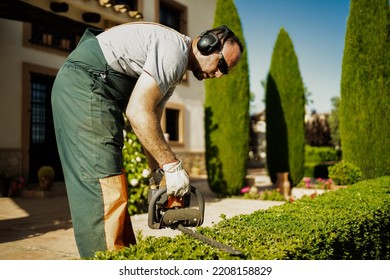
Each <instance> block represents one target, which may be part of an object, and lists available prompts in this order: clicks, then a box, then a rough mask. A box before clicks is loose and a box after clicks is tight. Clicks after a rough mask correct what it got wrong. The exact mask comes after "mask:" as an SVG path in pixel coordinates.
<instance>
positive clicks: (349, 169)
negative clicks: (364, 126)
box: [328, 161, 362, 185]
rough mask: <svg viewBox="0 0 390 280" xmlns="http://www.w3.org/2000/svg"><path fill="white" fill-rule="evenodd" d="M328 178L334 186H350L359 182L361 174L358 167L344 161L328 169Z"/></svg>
mask: <svg viewBox="0 0 390 280" xmlns="http://www.w3.org/2000/svg"><path fill="white" fill-rule="evenodd" d="M328 172H329V178H330V179H332V181H333V182H334V183H335V184H336V185H350V184H354V183H356V182H359V181H360V180H361V178H362V172H361V171H360V169H359V167H357V166H355V165H353V164H352V163H348V162H345V161H340V162H338V163H336V164H335V165H333V166H330V167H329V170H328Z"/></svg>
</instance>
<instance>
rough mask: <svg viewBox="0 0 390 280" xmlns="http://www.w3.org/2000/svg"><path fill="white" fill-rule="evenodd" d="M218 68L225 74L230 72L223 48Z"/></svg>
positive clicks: (220, 52)
mask: <svg viewBox="0 0 390 280" xmlns="http://www.w3.org/2000/svg"><path fill="white" fill-rule="evenodd" d="M218 70H219V71H220V72H221V73H222V74H224V75H227V74H229V67H228V65H227V63H226V60H225V58H224V57H223V54H222V50H220V51H219V60H218Z"/></svg>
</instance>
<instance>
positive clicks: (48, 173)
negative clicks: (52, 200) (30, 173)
mask: <svg viewBox="0 0 390 280" xmlns="http://www.w3.org/2000/svg"><path fill="white" fill-rule="evenodd" d="M43 177H45V178H46V179H48V180H53V179H54V177H55V171H54V168H53V167H51V166H49V165H45V166H41V167H40V168H39V170H38V179H40V178H43Z"/></svg>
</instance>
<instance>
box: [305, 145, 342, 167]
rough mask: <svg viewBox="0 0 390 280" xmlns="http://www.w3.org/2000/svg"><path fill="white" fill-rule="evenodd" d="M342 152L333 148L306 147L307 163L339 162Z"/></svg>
mask: <svg viewBox="0 0 390 280" xmlns="http://www.w3.org/2000/svg"><path fill="white" fill-rule="evenodd" d="M340 159H341V156H340V152H339V151H337V150H336V149H335V148H332V147H313V146H309V145H306V146H305V162H314V163H321V162H325V161H339V160H340Z"/></svg>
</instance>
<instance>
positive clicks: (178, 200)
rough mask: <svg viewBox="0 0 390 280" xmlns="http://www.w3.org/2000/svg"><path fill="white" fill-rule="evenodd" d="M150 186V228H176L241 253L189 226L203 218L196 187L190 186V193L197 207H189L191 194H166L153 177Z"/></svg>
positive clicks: (196, 223)
mask: <svg viewBox="0 0 390 280" xmlns="http://www.w3.org/2000/svg"><path fill="white" fill-rule="evenodd" d="M150 186H151V187H150V189H149V193H148V203H149V208H148V225H149V227H150V228H151V229H162V228H171V229H177V230H180V231H181V232H183V233H185V234H188V235H190V236H192V237H194V238H196V239H198V240H201V241H203V242H204V243H206V244H208V245H210V246H213V247H215V248H218V249H220V250H223V251H225V252H227V253H229V254H231V255H234V256H240V255H242V254H243V253H242V252H241V251H238V250H236V249H234V248H232V247H230V246H228V245H225V244H223V243H220V242H218V241H216V240H214V239H211V238H209V237H207V236H205V235H202V234H200V233H199V232H197V231H196V230H192V229H190V228H189V227H197V226H200V225H202V223H203V220H204V209H205V202H204V197H203V195H202V193H201V192H200V191H199V190H198V189H197V188H195V187H194V186H191V193H192V194H194V195H195V197H196V199H197V202H198V205H197V206H198V208H190V202H191V194H188V195H185V196H183V197H175V196H167V188H166V187H165V186H164V187H161V186H157V185H156V184H155V183H154V181H153V179H151V184H150Z"/></svg>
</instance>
